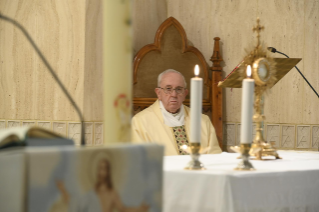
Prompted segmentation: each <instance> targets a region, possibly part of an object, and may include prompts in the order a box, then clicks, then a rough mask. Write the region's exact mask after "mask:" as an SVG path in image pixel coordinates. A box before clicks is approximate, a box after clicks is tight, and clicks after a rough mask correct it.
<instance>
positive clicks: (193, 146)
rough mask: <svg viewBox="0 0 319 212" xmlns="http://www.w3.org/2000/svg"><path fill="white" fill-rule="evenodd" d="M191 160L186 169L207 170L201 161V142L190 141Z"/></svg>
mask: <svg viewBox="0 0 319 212" xmlns="http://www.w3.org/2000/svg"><path fill="white" fill-rule="evenodd" d="M189 151H190V156H191V159H192V160H191V161H190V162H189V163H188V164H187V166H186V167H185V168H184V169H186V170H205V167H204V165H203V164H202V162H200V161H199V157H200V153H199V152H200V143H190V146H189Z"/></svg>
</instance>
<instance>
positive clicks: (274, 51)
mask: <svg viewBox="0 0 319 212" xmlns="http://www.w3.org/2000/svg"><path fill="white" fill-rule="evenodd" d="M267 49H268V50H269V51H271V52H273V53H276V52H278V53H279V54H282V55H284V56H286V57H287V58H289V57H288V55H286V54H284V53H282V52H280V51H277V50H276V49H275V48H273V47H268V48H267ZM295 68H296V69H297V71H298V72H299V74H300V75H301V76H302V78H303V79H304V80H305V81H306V82H307V83H308V85H309V86H310V88H311V89H312V90H313V92H315V94H316V95H317V97H318V98H319V95H318V93H317V91H316V90H315V89H314V88H313V87H312V86H311V84H310V83H309V82H308V80H307V79H306V77H305V76H304V75H303V74H302V73H301V71H300V70H299V69H298V67H297V66H295Z"/></svg>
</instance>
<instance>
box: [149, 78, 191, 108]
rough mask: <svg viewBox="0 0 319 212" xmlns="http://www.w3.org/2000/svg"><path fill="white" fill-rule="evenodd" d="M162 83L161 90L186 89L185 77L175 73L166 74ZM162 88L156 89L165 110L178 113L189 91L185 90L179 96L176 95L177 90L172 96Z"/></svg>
mask: <svg viewBox="0 0 319 212" xmlns="http://www.w3.org/2000/svg"><path fill="white" fill-rule="evenodd" d="M160 83H161V84H160V87H161V88H171V89H175V88H185V84H184V80H183V77H182V76H181V75H180V74H177V73H173V72H171V73H167V74H164V75H163V76H162V81H161V82H160ZM161 88H156V89H155V92H156V94H157V97H158V99H159V100H161V101H162V103H163V105H164V107H165V109H166V110H167V111H168V112H170V113H176V112H177V111H178V110H179V109H180V107H181V105H182V103H183V101H184V100H185V97H186V96H187V94H188V90H187V89H185V90H184V92H183V93H181V94H178V93H176V90H173V91H172V92H171V93H170V94H167V93H165V92H164V90H163V89H161Z"/></svg>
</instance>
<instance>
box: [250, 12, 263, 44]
mask: <svg viewBox="0 0 319 212" xmlns="http://www.w3.org/2000/svg"><path fill="white" fill-rule="evenodd" d="M259 23H260V20H259V18H257V25H256V26H255V27H253V32H255V31H256V32H257V47H258V46H259V45H260V32H261V30H264V29H265V27H264V26H261V25H260V24H259Z"/></svg>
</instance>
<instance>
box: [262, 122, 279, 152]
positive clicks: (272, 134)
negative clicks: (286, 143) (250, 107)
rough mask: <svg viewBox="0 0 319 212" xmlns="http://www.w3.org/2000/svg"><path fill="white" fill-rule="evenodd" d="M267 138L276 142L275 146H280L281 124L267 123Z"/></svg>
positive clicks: (273, 142) (271, 141)
mask: <svg viewBox="0 0 319 212" xmlns="http://www.w3.org/2000/svg"><path fill="white" fill-rule="evenodd" d="M265 139H266V141H268V142H270V143H272V144H274V147H277V148H278V147H280V125H279V124H267V131H266V136H265Z"/></svg>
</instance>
